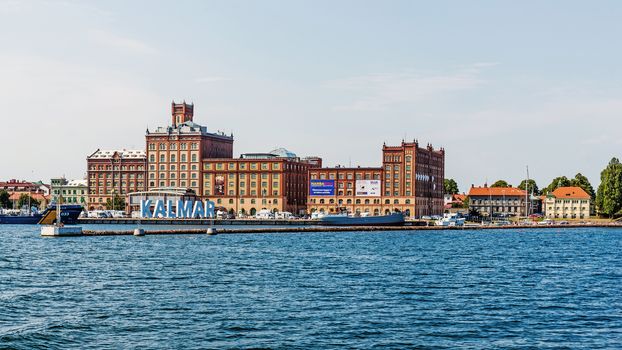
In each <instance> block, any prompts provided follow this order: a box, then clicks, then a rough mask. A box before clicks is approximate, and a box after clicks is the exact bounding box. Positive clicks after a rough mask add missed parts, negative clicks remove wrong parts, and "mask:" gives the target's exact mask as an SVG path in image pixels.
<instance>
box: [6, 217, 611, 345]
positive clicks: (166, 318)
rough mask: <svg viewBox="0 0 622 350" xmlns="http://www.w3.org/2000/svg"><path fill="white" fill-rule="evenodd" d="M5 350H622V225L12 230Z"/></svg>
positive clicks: (8, 252)
mask: <svg viewBox="0 0 622 350" xmlns="http://www.w3.org/2000/svg"><path fill="white" fill-rule="evenodd" d="M0 348H15V349H33V348H41V349H67V348H79V349H105V348H114V349H126V348H130V349H132V348H134V349H137V348H139V349H146V348H165V349H170V348H173V349H204V348H218V349H221V348H273V349H329V348H389V349H406V348H421V349H458V348H460V349H500V348H503V349H621V348H622V229H620V230H617V229H566V230H555V229H541V230H527V231H521V230H516V231H509V230H499V231H461V232H453V231H451V232H450V231H446V232H374V233H360V232H359V233H312V234H257V235H242V234H241V235H218V236H207V235H187V236H146V237H133V236H124V237H76V238H41V237H39V235H38V228H37V227H35V226H33V227H18V226H0Z"/></svg>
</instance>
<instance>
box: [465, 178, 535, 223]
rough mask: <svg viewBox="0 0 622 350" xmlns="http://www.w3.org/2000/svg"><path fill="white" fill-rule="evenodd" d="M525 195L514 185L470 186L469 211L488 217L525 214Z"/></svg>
mask: <svg viewBox="0 0 622 350" xmlns="http://www.w3.org/2000/svg"><path fill="white" fill-rule="evenodd" d="M525 195H526V192H525V191H523V190H521V189H518V188H515V187H488V185H484V186H483V187H475V186H471V189H470V190H469V195H468V197H469V211H477V212H479V213H480V215H482V216H488V217H490V216H493V217H494V216H525V200H526V199H527V198H525ZM527 210H529V211H530V212H531V210H530V209H527Z"/></svg>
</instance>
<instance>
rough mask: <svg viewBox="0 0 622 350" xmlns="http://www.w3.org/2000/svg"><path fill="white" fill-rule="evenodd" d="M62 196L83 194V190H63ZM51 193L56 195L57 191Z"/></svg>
mask: <svg viewBox="0 0 622 350" xmlns="http://www.w3.org/2000/svg"><path fill="white" fill-rule="evenodd" d="M62 192H63V194H84V193H85V192H86V191H85V190H63V191H62ZM52 193H54V194H58V190H53V191H52Z"/></svg>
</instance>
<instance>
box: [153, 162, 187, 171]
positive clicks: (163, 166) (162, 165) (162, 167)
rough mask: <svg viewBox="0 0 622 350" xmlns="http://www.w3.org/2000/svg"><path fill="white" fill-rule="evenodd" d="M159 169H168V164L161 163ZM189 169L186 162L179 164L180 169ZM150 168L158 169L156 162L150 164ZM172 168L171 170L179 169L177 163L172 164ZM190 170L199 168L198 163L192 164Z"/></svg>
mask: <svg viewBox="0 0 622 350" xmlns="http://www.w3.org/2000/svg"><path fill="white" fill-rule="evenodd" d="M159 169H160V171H166V164H160V167H159ZM187 169H188V167H187V166H186V164H181V165H179V170H181V171H185V170H187ZM149 170H151V171H154V170H156V166H155V164H150V165H149ZM170 170H171V171H177V165H176V164H171V166H170ZM190 170H197V165H196V164H191V165H190Z"/></svg>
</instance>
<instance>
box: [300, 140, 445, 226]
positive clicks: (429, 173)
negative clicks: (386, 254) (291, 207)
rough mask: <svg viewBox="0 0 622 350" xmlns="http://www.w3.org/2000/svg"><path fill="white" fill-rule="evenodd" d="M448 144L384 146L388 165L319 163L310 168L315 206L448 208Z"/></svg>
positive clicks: (427, 211) (310, 203) (336, 209)
mask: <svg viewBox="0 0 622 350" xmlns="http://www.w3.org/2000/svg"><path fill="white" fill-rule="evenodd" d="M444 176H445V150H444V149H442V148H441V149H439V150H435V149H434V148H433V147H432V145H427V146H426V147H419V143H418V142H417V141H414V142H402V143H401V145H399V146H387V145H386V144H385V145H383V147H382V167H378V168H376V167H370V168H361V167H356V168H352V167H348V168H343V167H334V168H314V169H311V170H310V171H309V178H310V193H309V198H308V200H307V207H308V208H307V209H308V210H309V212H321V213H341V212H349V213H361V214H362V213H367V214H368V215H384V214H389V213H391V212H395V211H399V212H403V213H404V214H405V215H407V216H412V217H421V216H426V215H437V214H442V213H443V204H444V203H443V180H444Z"/></svg>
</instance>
